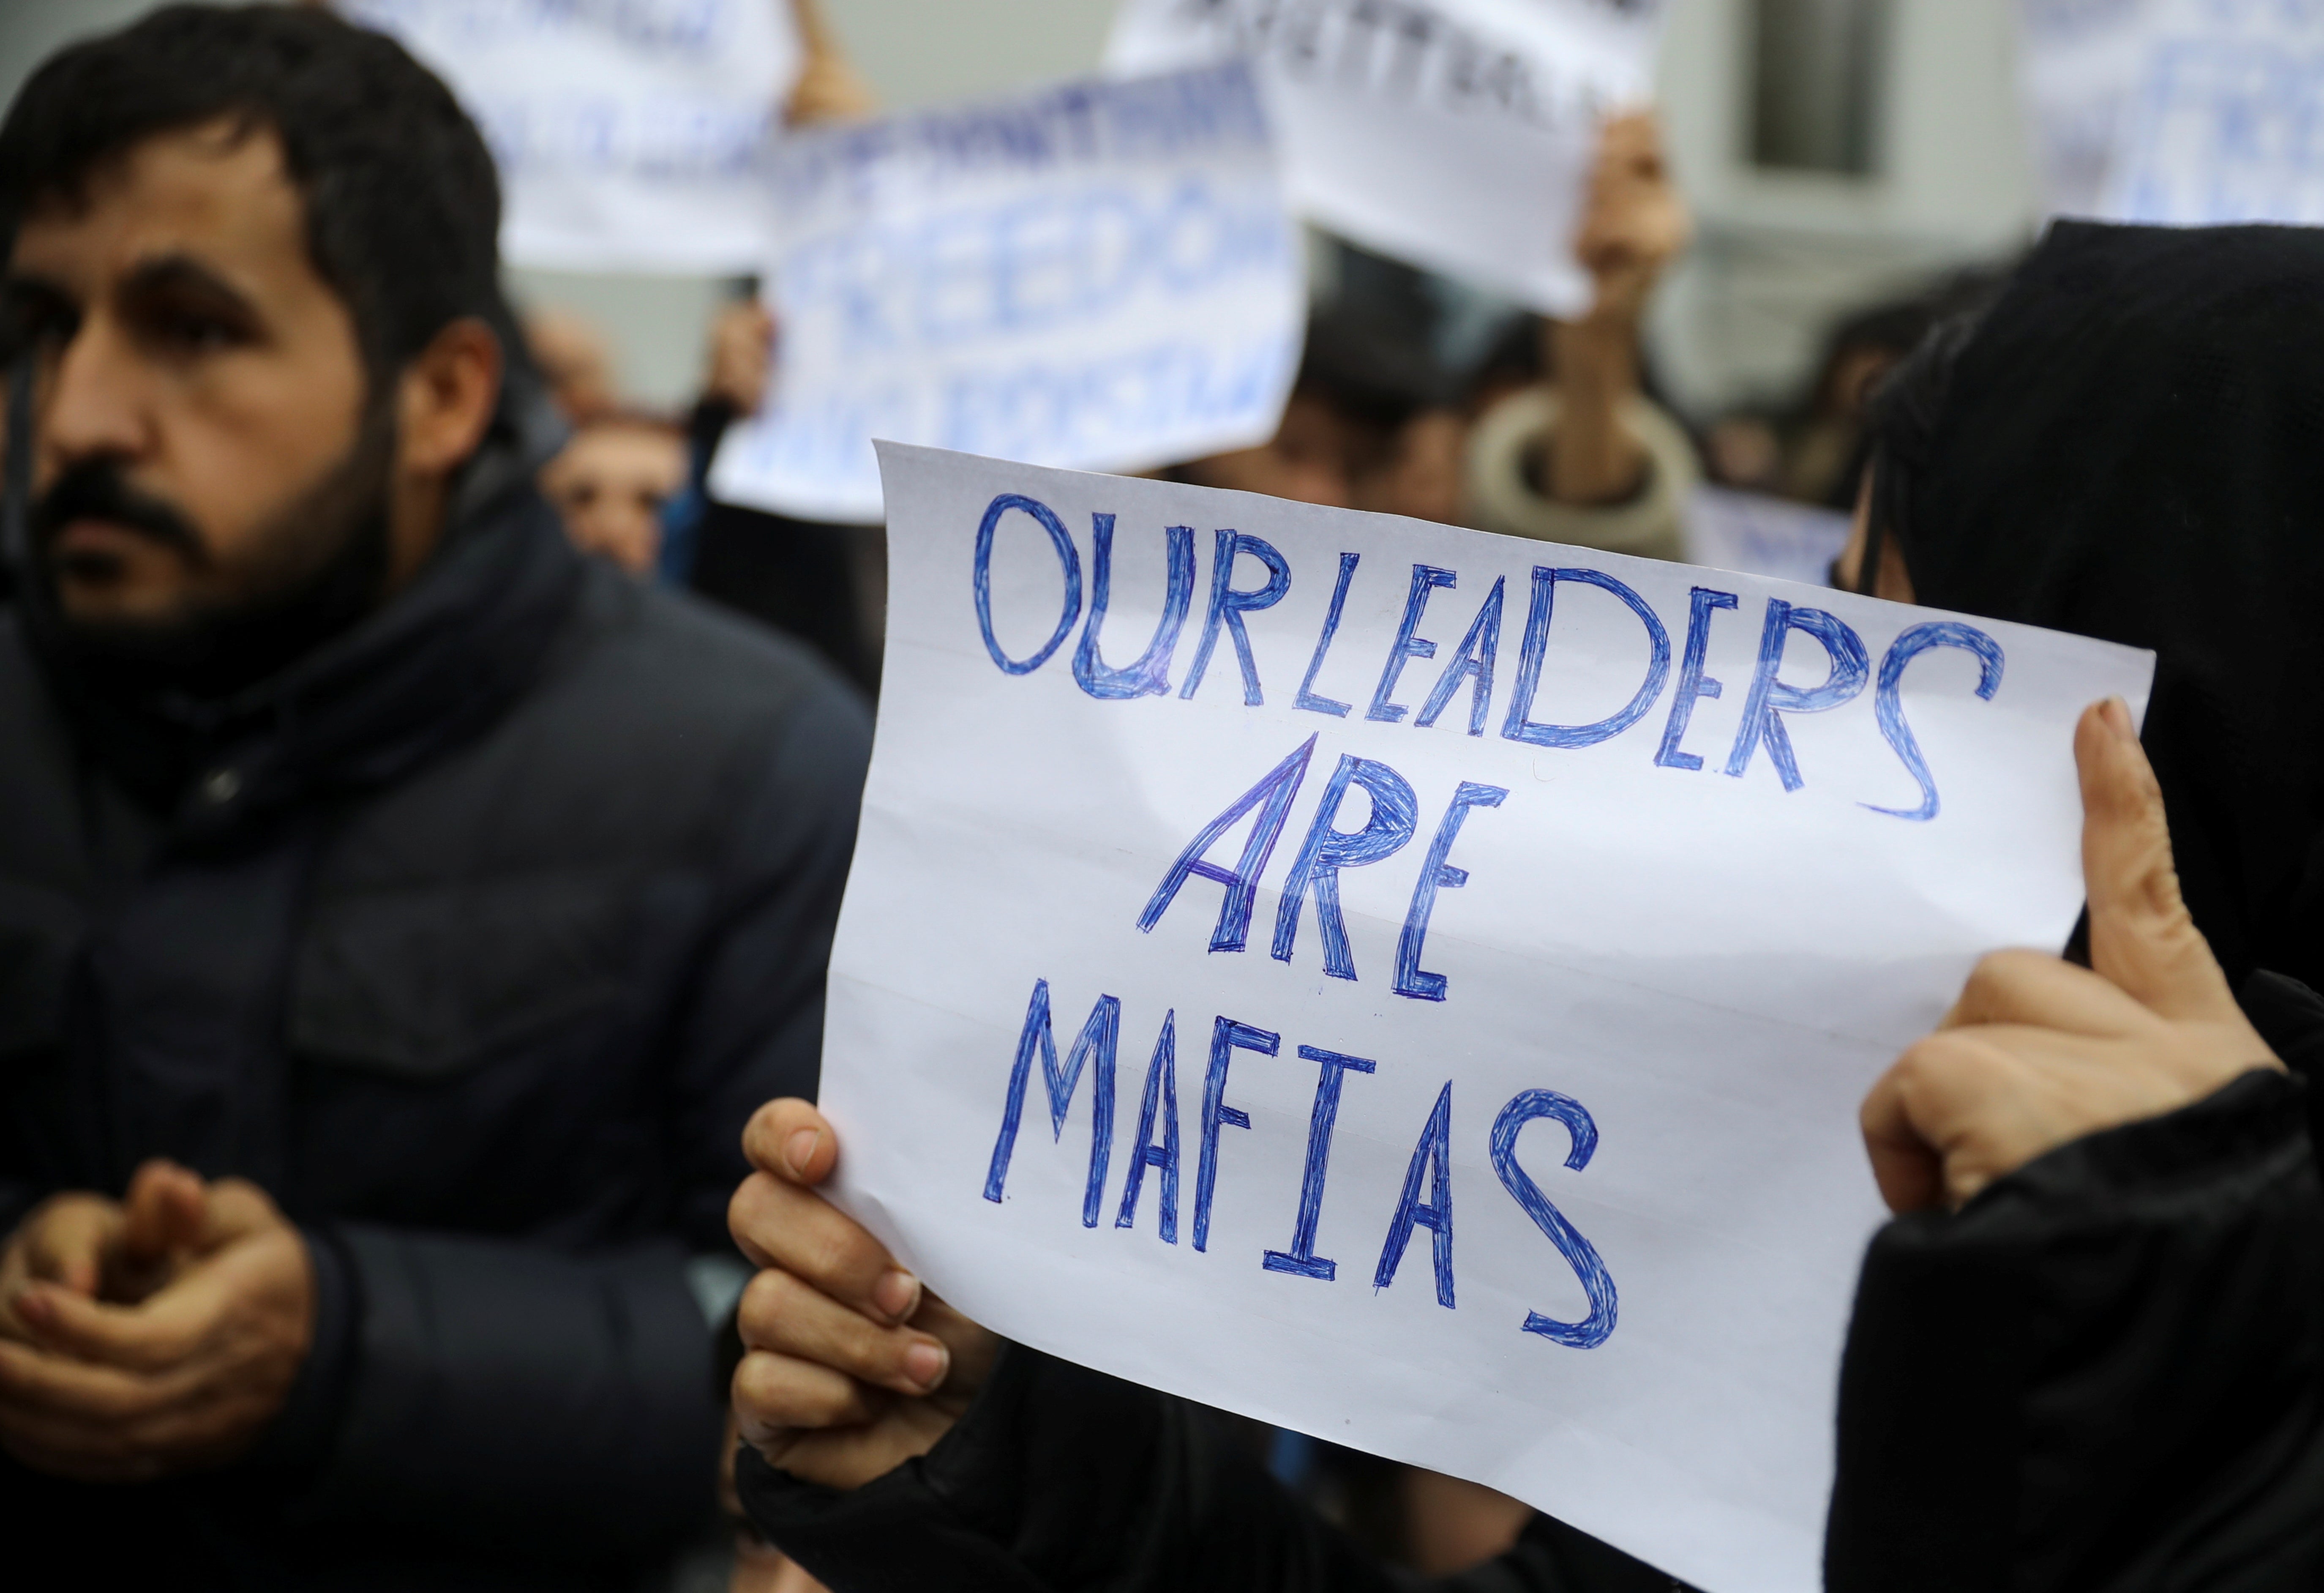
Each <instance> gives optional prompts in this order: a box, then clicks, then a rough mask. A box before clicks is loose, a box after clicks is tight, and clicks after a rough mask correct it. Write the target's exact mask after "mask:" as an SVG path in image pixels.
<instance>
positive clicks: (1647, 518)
mask: <svg viewBox="0 0 2324 1593" xmlns="http://www.w3.org/2000/svg"><path fill="white" fill-rule="evenodd" d="M1690 230H1691V223H1690V222H1689V220H1688V218H1687V212H1686V204H1685V201H1684V200H1683V199H1681V198H1680V197H1679V193H1678V189H1677V186H1676V185H1675V184H1674V182H1673V181H1671V176H1670V170H1669V167H1668V164H1667V163H1666V162H1665V160H1664V158H1663V152H1662V134H1661V131H1660V129H1659V127H1658V126H1657V125H1656V124H1655V120H1654V118H1653V117H1652V116H1648V115H1646V114H1644V113H1639V114H1636V115H1631V116H1619V117H1617V118H1615V119H1614V120H1612V121H1610V122H1609V123H1608V124H1607V126H1606V132H1605V135H1604V138H1603V140H1602V142H1601V144H1600V150H1599V155H1598V163H1597V166H1596V168H1595V170H1594V171H1592V173H1591V181H1590V192H1589V197H1588V199H1587V200H1586V202H1585V205H1584V208H1583V211H1582V227H1581V231H1580V233H1579V234H1578V235H1577V236H1576V237H1575V240H1574V253H1575V255H1577V256H1578V257H1579V258H1580V260H1581V262H1582V266H1583V268H1584V269H1585V270H1587V271H1588V272H1589V273H1590V279H1591V288H1592V292H1593V298H1592V301H1591V309H1590V310H1589V312H1588V313H1587V314H1585V315H1583V316H1582V317H1581V318H1580V319H1579V320H1571V321H1550V322H1546V323H1545V325H1544V329H1543V337H1544V339H1545V343H1544V347H1545V360H1544V365H1545V367H1546V369H1547V371H1548V375H1549V380H1548V381H1547V382H1546V383H1545V384H1543V385H1541V386H1538V387H1535V388H1532V389H1530V390H1527V391H1522V392H1519V393H1517V394H1514V395H1513V396H1511V397H1509V398H1507V399H1504V400H1503V401H1502V402H1500V403H1498V404H1496V405H1494V406H1493V407H1492V408H1491V409H1490V410H1489V411H1487V412H1485V413H1484V414H1483V415H1482V416H1480V418H1479V420H1478V422H1477V427H1476V431H1475V434H1474V436H1473V437H1471V440H1470V444H1469V467H1468V476H1469V507H1468V520H1469V523H1471V524H1472V525H1475V526H1477V527H1479V528H1480V529H1481V530H1485V531H1498V532H1503V533H1508V534H1510V535H1514V536H1529V537H1537V538H1540V539H1542V540H1544V541H1546V542H1566V543H1571V544H1573V545H1577V546H1581V547H1590V548H1602V549H1604V550H1606V551H1609V552H1615V553H1637V554H1642V555H1645V556H1646V557H1649V558H1656V559H1676V558H1680V557H1682V556H1683V544H1682V536H1683V529H1684V523H1685V513H1686V501H1687V495H1688V494H1689V493H1690V492H1691V491H1692V489H1693V486H1694V482H1695V479H1696V476H1697V466H1696V463H1695V457H1694V449H1693V445H1692V443H1691V442H1690V441H1689V440H1688V439H1687V436H1686V433H1685V431H1683V429H1682V428H1681V427H1680V426H1679V424H1678V423H1677V422H1676V421H1674V420H1672V419H1671V417H1670V416H1669V415H1667V414H1665V412H1663V411H1662V410H1661V409H1660V408H1658V407H1656V406H1655V404H1654V403H1651V402H1650V401H1648V400H1647V398H1646V395H1645V394H1644V393H1643V392H1642V391H1641V390H1640V385H1639V367H1640V361H1641V357H1642V355H1641V344H1640V329H1641V325H1642V322H1643V318H1644V316H1645V313H1646V304H1647V301H1648V300H1649V299H1650V297H1651V296H1652V294H1653V292H1654V287H1655V282H1658V281H1659V280H1660V279H1661V276H1662V273H1663V271H1664V269H1665V267H1666V266H1667V265H1668V264H1670V262H1671V261H1672V259H1674V257H1675V256H1676V255H1678V253H1679V252H1680V251H1681V250H1682V249H1683V248H1684V247H1685V246H1686V242H1687V238H1688V236H1689V233H1690Z"/></svg>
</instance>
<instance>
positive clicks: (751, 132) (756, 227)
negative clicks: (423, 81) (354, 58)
mask: <svg viewBox="0 0 2324 1593" xmlns="http://www.w3.org/2000/svg"><path fill="white" fill-rule="evenodd" d="M337 5H338V8H339V9H340V10H341V11H342V12H343V13H345V14H346V15H347V16H348V17H349V18H350V19H351V20H353V21H355V22H359V23H363V24H364V25H365V26H367V27H374V28H378V29H380V30H381V31H383V32H388V33H392V34H393V35H395V37H396V38H398V39H400V40H401V41H402V42H403V44H404V45H405V47H406V48H408V49H409V50H410V51H411V52H412V54H414V55H416V56H418V57H419V58H420V60H422V61H423V62H425V63H426V64H427V65H428V66H429V69H432V70H433V71H435V72H436V73H437V74H438V76H439V77H441V78H442V79H444V80H445V82H447V84H449V85H450V86H451V88H452V91H453V92H454V93H455V94H457V95H458V96H459V98H460V103H461V104H462V105H464V106H465V107H467V110H468V113H469V115H471V116H474V117H475V119H476V123H477V125H479V126H480V127H482V128H483V129H484V138H485V141H486V142H487V143H488V144H491V145H492V151H493V159H494V161H495V162H497V163H498V165H499V167H500V173H501V187H502V199H503V207H504V211H503V221H502V227H501V252H502V254H503V255H504V256H505V257H506V258H507V259H508V260H509V261H510V262H511V263H512V264H518V265H535V266H547V267H551V268H558V269H565V270H573V271H619V270H639V271H669V272H687V273H741V272H748V271H755V270H757V269H758V268H759V265H760V264H761V261H762V260H764V258H765V256H766V250H767V212H766V183H765V177H764V171H765V165H764V162H765V154H766V150H767V146H768V144H769V143H770V140H771V137H772V135H773V134H774V132H775V130H776V128H777V127H778V126H779V122H780V117H781V111H782V103H783V99H784V97H785V96H786V95H788V93H789V91H790V86H791V83H792V80H793V79H795V78H797V77H798V69H799V63H800V50H799V42H798V35H797V32H796V30H795V27H794V24H793V21H792V17H791V13H790V8H789V6H788V4H786V0H337Z"/></svg>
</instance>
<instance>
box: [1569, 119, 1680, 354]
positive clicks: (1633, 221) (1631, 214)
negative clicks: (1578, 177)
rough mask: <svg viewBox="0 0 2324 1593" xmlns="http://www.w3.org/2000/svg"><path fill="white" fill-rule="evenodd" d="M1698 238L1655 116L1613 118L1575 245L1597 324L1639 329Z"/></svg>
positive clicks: (1605, 133)
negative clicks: (1655, 294) (1672, 268)
mask: <svg viewBox="0 0 2324 1593" xmlns="http://www.w3.org/2000/svg"><path fill="white" fill-rule="evenodd" d="M1693 232H1694V224H1693V221H1692V218H1690V217H1689V216H1688V214H1687V208H1686V200H1685V199H1683V198H1682V197H1681V196H1680V194H1679V191H1678V185H1677V183H1676V182H1675V181H1673V180H1672V177H1671V171H1670V165H1669V162H1667V161H1665V159H1664V157H1663V135H1662V126H1661V125H1660V124H1659V123H1658V122H1656V121H1655V117H1654V115H1653V113H1651V112H1648V111H1631V112H1628V113H1626V114H1624V115H1622V116H1615V117H1612V118H1611V119H1609V121H1608V122H1607V124H1606V126H1605V129H1604V131H1603V132H1602V133H1600V134H1599V141H1598V163H1597V165H1596V166H1595V167H1594V168H1593V169H1592V170H1591V174H1590V193H1589V198H1588V199H1587V200H1586V201H1585V203H1584V205H1583V208H1582V227H1581V230H1580V231H1578V232H1577V233H1576V234H1575V235H1574V238H1573V253H1574V257H1575V258H1577V259H1578V260H1580V261H1581V262H1582V269H1583V270H1585V271H1587V272H1588V273H1590V280H1591V285H1592V287H1593V289H1594V291H1595V294H1596V296H1595V298H1594V300H1593V301H1592V302H1591V315H1592V317H1593V318H1605V317H1618V318H1621V319H1622V320H1625V321H1626V322H1627V323H1628V325H1629V326H1630V327H1631V328H1632V329H1633V330H1635V329H1636V326H1637V318H1638V317H1639V315H1640V314H1641V313H1643V312H1644V310H1645V309H1646V295H1647V294H1648V293H1649V292H1652V291H1653V289H1654V285H1655V281H1656V279H1658V278H1659V277H1660V276H1661V275H1662V273H1663V269H1664V268H1665V266H1667V265H1668V264H1670V263H1671V262H1672V261H1673V260H1674V259H1675V258H1677V256H1678V255H1679V254H1680V252H1681V251H1683V249H1685V247H1686V245H1687V242H1688V240H1689V239H1690V238H1691V237H1692V236H1693Z"/></svg>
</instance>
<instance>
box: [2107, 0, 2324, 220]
mask: <svg viewBox="0 0 2324 1593" xmlns="http://www.w3.org/2000/svg"><path fill="white" fill-rule="evenodd" d="M2154 6H2155V12H2154V15H2153V19H2152V21H2151V23H2149V32H2148V37H2147V40H2146V43H2145V48H2144V60H2143V64H2142V68H2141V71H2140V76H2139V82H2138V88H2137V89H2136V92H2135V95H2134V97H2133V98H2132V100H2131V104H2130V108H2129V111H2128V113H2127V118H2126V131H2125V134H2124V144H2123V148H2122V151H2121V153H2120V155H2119V157H2118V159H2117V161H2116V166H2115V169H2114V171H2113V172H2112V175H2111V178H2110V187H2109V191H2108V195H2107V204H2106V210H2107V214H2108V215H2109V216H2111V217H2114V218H2117V219H2121V220H2126V221H2158V222H2166V223H2172V224H2178V225H2190V226H2209V225H2216V224H2220V223H2227V222H2236V221H2281V222H2292V223H2298V224H2301V225H2314V224H2317V223H2319V222H2324V120H2319V117H2318V116H2317V107H2318V106H2319V104H2324V7H2319V6H2318V5H2315V4H2314V0H2154Z"/></svg>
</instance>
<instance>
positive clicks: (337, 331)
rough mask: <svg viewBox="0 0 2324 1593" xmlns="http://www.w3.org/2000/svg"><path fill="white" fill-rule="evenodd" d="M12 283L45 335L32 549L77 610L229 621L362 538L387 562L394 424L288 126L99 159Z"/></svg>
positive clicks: (283, 594) (23, 257)
mask: <svg viewBox="0 0 2324 1593" xmlns="http://www.w3.org/2000/svg"><path fill="white" fill-rule="evenodd" d="M5 292H6V295H7V297H8V299H9V301H10V308H11V310H12V312H13V313H14V314H15V315H17V316H20V317H22V318H23V324H25V325H27V326H28V327H29V328H30V329H32V332H33V334H34V337H35V339H36V343H35V347H36V349H37V357H38V364H37V367H36V368H37V386H36V388H35V394H34V397H35V405H34V411H35V412H34V459H33V490H34V499H33V509H32V533H33V536H34V551H35V554H36V557H37V559H38V560H39V568H40V570H41V572H42V573H43V574H44V575H45V576H46V577H47V579H48V580H49V581H50V583H51V586H52V588H53V591H54V594H55V597H56V602H57V607H58V608H59V609H60V612H61V614H62V616H63V617H64V618H65V620H66V621H67V622H68V623H69V624H71V625H78V626H81V627H85V628H90V629H97V630H112V631H126V632H133V633H134V632H143V633H148V634H168V633H171V632H176V631H184V630H188V629H194V628H199V627H201V626H203V625H211V624H215V623H217V622H219V621H223V620H227V619H231V618H233V617H235V616H239V615H243V614H246V613H248V612H250V611H252V610H254V609H263V608H265V607H269V606H271V605H276V604H280V603H281V602H283V601H285V600H286V599H288V598H290V597H291V596H292V595H293V594H296V593H298V592H300V591H301V590H302V589H304V588H307V587H309V586H311V585H312V584H313V583H314V582H316V581H317V580H318V579H319V578H320V577H321V576H322V574H323V573H324V572H326V571H327V570H328V569H329V568H330V567H332V566H333V565H334V562H335V560H341V559H343V558H344V557H346V556H347V555H348V554H349V553H350V551H351V550H355V544H357V543H358V542H359V541H363V540H364V539H369V541H370V542H372V543H373V544H374V545H373V546H372V547H371V548H370V549H369V550H368V553H369V556H370V557H371V558H372V560H373V561H374V563H375V564H376V565H378V566H379V568H380V569H381V570H382V571H383V570H384V567H385V564H386V561H387V554H386V551H385V545H384V539H385V536H386V531H385V526H384V517H385V514H386V504H385V495H386V490H387V479H388V474H389V464H390V459H391V458H392V451H393V441H392V421H391V420H390V418H389V417H388V415H387V414H386V412H384V411H383V410H379V408H378V406H374V405H373V404H371V403H369V402H368V398H369V384H368V382H367V378H366V373H365V369H364V361H363V357H362V351H361V348H360V347H359V345H358V342H357V339H356V335H355V323H354V320H353V319H352V317H351V315H350V314H349V311H348V309H347V306H346V303H345V302H344V301H342V300H341V299H340V297H339V296H338V294H337V292H336V291H335V290H334V289H333V288H332V287H331V286H330V285H329V284H328V283H327V282H325V281H324V280H323V279H322V278H321V276H319V275H318V273H317V272H316V270H315V268H314V266H313V264H311V262H310V261H309V257H308V253H307V244H306V236H305V214H304V206H303V203H302V201H301V199H300V195H299V193H298V190H296V189H295V188H294V187H293V186H292V185H291V181H290V178H289V175H288V173H287V172H286V171H285V170H284V167H283V162H282V153H281V145H280V144H279V143H278V142H277V140H276V139H275V137H274V135H273V134H272V133H271V132H265V131H252V132H249V133H247V134H241V135H237V134H235V131H234V130H233V129H232V128H231V127H230V126H227V125H211V126H208V127H203V128H198V129H193V130H188V131H182V132H176V133H168V134H160V135H157V136H155V137H153V138H151V139H149V140H147V141H146V142H144V143H143V144H138V145H136V146H134V148H132V149H131V150H130V151H128V152H127V153H125V154H124V155H123V156H121V157H120V158H118V159H116V160H114V161H112V162H106V164H104V165H102V166H100V167H99V168H98V169H97V170H96V171H93V172H91V173H90V175H89V177H88V182H87V184H86V188H85V191H84V192H83V193H82V194H81V195H79V196H77V197H76V199H72V200H68V199H51V200H50V201H49V202H47V203H46V204H44V205H42V207H40V208H36V209H34V210H33V211H32V213H31V214H30V215H29V216H28V217H27V218H25V221H24V223H23V227H22V228H21V229H20V231H19V233H18V236H17V238H16V244H15V249H14V254H13V255H11V256H10V258H9V260H8V263H7V278H6V283H5ZM374 411H377V413H376V414H374ZM367 417H369V418H367Z"/></svg>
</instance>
